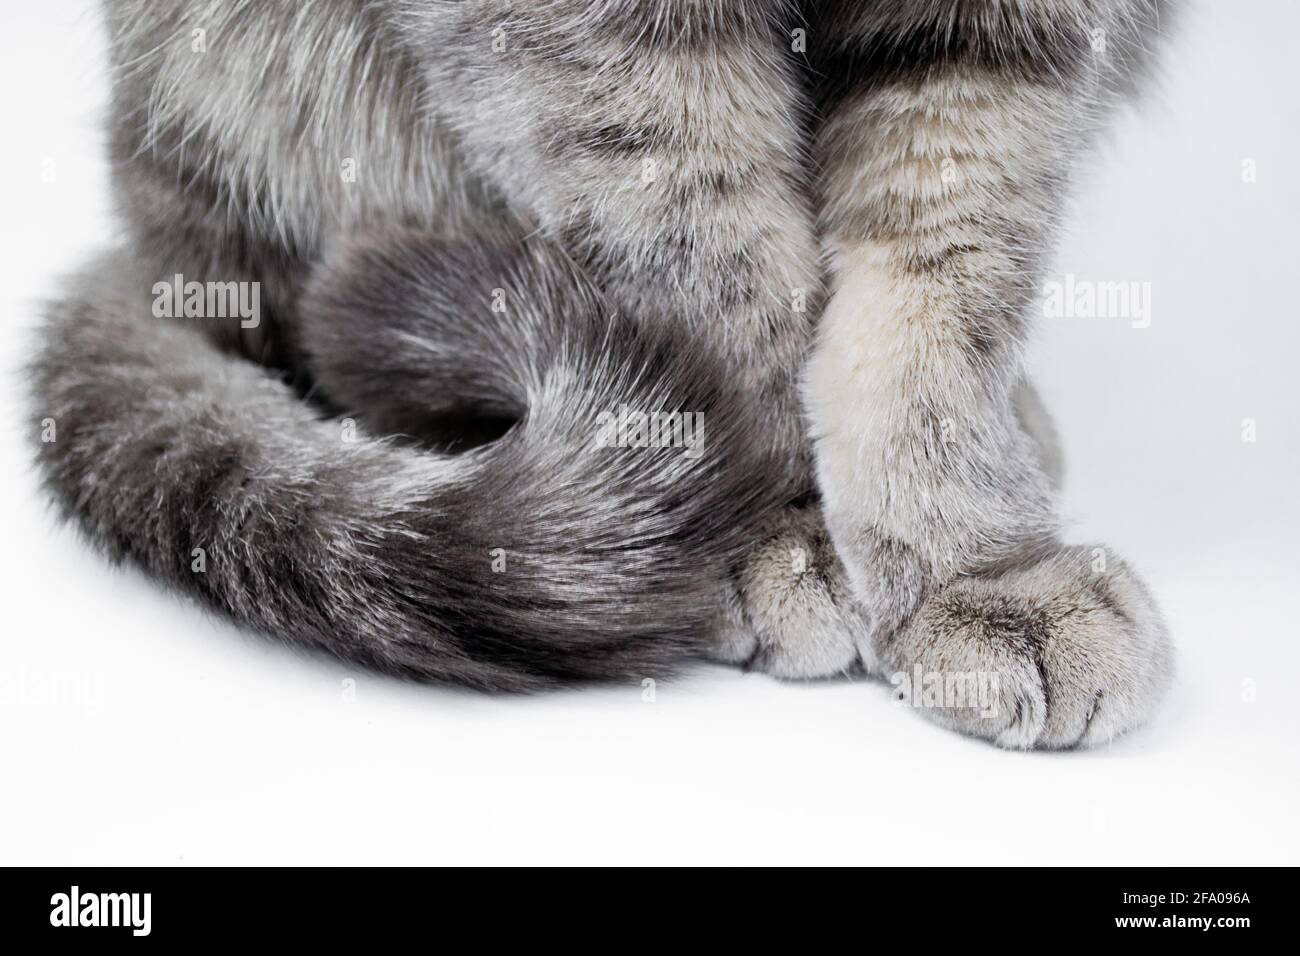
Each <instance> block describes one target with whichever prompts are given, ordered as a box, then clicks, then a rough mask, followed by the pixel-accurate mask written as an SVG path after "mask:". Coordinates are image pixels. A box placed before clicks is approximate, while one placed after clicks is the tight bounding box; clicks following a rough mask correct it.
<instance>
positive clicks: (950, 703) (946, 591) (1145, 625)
mask: <svg viewBox="0 0 1300 956" xmlns="http://www.w3.org/2000/svg"><path fill="white" fill-rule="evenodd" d="M882 656H884V657H887V659H888V660H889V662H890V664H891V666H893V667H895V668H896V672H895V674H894V676H893V678H892V681H893V682H894V684H895V685H896V687H897V688H898V690H897V694H898V696H899V698H900V699H902V700H904V701H905V702H907V703H909V704H910V705H912V706H915V707H916V708H917V709H918V710H920V711H921V713H922V714H924V715H925V716H926V717H928V718H930V719H931V720H934V721H935V722H937V723H939V724H942V725H944V726H947V727H950V728H952V729H955V730H958V731H961V732H963V733H967V734H971V735H974V736H977V737H984V738H987V739H990V740H993V741H994V742H995V743H997V744H998V745H999V746H1003V747H1009V748H1014V749H1030V748H1044V749H1061V748H1070V747H1078V746H1092V745H1095V744H1100V743H1105V742H1107V741H1109V740H1111V739H1112V738H1114V737H1116V736H1118V735H1119V734H1121V733H1124V732H1125V731H1127V730H1131V729H1133V728H1134V727H1137V726H1138V725H1139V724H1141V723H1143V722H1144V721H1145V720H1146V719H1147V718H1148V717H1149V716H1150V714H1151V712H1152V710H1153V709H1154V708H1155V706H1156V704H1157V703H1158V702H1159V700H1160V698H1161V696H1162V695H1163V693H1164V691H1165V690H1166V688H1167V687H1168V685H1169V682H1170V676H1171V673H1172V665H1173V651H1172V648H1171V646H1170V643H1169V639H1168V636H1167V633H1166V631H1165V627H1164V624H1163V622H1162V621H1161V619H1160V616H1159V612H1158V611H1157V610H1156V608H1155V605H1154V604H1153V603H1152V600H1151V597H1150V596H1149V594H1148V593H1147V591H1146V588H1145V587H1144V586H1143V584H1142V582H1141V581H1140V580H1139V579H1138V578H1137V576H1136V575H1135V574H1134V573H1133V572H1132V571H1131V570H1129V568H1128V567H1127V566H1126V565H1125V564H1124V563H1123V562H1122V561H1120V560H1119V559H1118V558H1116V557H1115V556H1114V555H1112V554H1111V553H1110V552H1109V551H1107V550H1105V549H1102V548H1087V547H1071V548H1065V549H1062V550H1060V551H1058V552H1056V553H1054V554H1053V555H1051V556H1050V557H1048V558H1047V559H1045V560H1043V561H1042V562H1040V563H1038V564H1034V565H1032V566H1029V567H1026V568H1022V569H1016V570H1011V571H1006V572H1003V573H1001V574H998V575H995V576H978V577H967V578H959V579H957V580H955V581H953V582H952V583H950V584H948V585H947V586H945V587H943V588H941V589H939V590H938V591H936V592H935V593H934V594H932V595H931V596H930V597H929V598H928V599H926V600H925V601H924V602H923V603H922V604H921V606H920V608H919V609H918V610H917V612H916V614H915V615H914V616H913V618H912V620H911V621H910V622H909V623H908V625H907V626H906V627H904V628H903V629H902V630H901V631H900V632H898V633H897V634H896V635H895V636H894V637H893V638H892V640H890V641H889V643H888V645H887V646H886V647H885V648H883V649H882Z"/></svg>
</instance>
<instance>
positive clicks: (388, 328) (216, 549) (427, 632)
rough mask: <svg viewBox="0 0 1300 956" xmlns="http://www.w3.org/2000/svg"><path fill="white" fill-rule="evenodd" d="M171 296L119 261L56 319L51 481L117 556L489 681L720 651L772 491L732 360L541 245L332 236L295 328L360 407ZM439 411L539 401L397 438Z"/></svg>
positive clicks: (668, 661) (344, 641)
mask: <svg viewBox="0 0 1300 956" xmlns="http://www.w3.org/2000/svg"><path fill="white" fill-rule="evenodd" d="M152 290H153V284H152V278H151V277H150V275H149V274H148V273H147V271H146V270H145V269H143V268H142V267H141V265H140V264H139V262H138V261H136V260H135V258H134V257H133V256H132V254H131V253H129V252H123V251H118V252H114V253H110V254H108V255H106V256H104V257H103V258H101V259H100V260H98V261H96V262H95V263H93V264H92V265H91V266H90V267H88V268H87V269H85V270H84V271H83V272H82V273H81V274H80V276H79V277H77V278H76V279H75V280H74V281H73V282H72V283H71V284H70V286H69V289H68V291H67V292H66V294H65V295H64V297H63V298H62V299H61V300H60V301H58V302H57V303H55V304H54V305H52V306H51V307H49V308H48V309H47V316H46V322H45V324H44V326H43V328H42V332H41V341H40V344H39V348H38V349H37V352H36V355H35V358H34V360H33V363H32V367H31V375H32V380H33V385H34V400H35V409H34V411H35V413H36V417H37V419H38V421H39V422H42V423H43V424H44V425H45V426H48V427H47V428H45V429H44V430H43V434H42V438H43V439H44V440H42V441H41V442H40V444H39V446H38V448H39V451H38V461H39V468H40V471H41V474H42V477H43V480H44V483H45V484H46V486H47V487H48V489H49V491H50V492H51V493H52V495H53V497H54V499H55V500H56V501H57V503H58V505H59V506H60V508H61V511H62V512H63V513H64V514H65V515H67V516H69V517H72V518H74V519H75V520H76V522H77V523H78V524H79V525H80V526H81V528H82V529H84V531H85V533H86V534H87V536H88V537H89V538H90V539H92V540H93V541H94V542H95V543H96V544H98V545H100V546H101V547H102V548H103V549H104V550H106V551H107V552H108V553H109V554H110V555H111V556H113V557H114V558H116V559H119V560H125V561H128V562H130V563H133V564H135V565H138V566H140V567H142V568H144V569H145V570H146V571H147V572H149V573H150V574H151V575H153V576H154V577H156V578H159V579H162V580H163V581H165V582H167V583H168V584H170V585H172V586H174V587H175V588H176V589H178V590H180V591H182V592H185V593H186V594H189V595H193V596H195V597H197V598H199V599H200V600H201V602H202V603H204V604H206V605H207V606H208V607H210V608H213V609H215V610H217V611H219V612H221V613H222V614H224V615H227V616H229V617H230V618H233V619H234V620H236V621H237V622H239V623H241V624H244V625H247V626H250V627H252V628H255V629H258V630H260V631H263V632H267V633H269V634H271V635H273V636H276V637H279V638H281V639H283V640H285V641H289V642H292V643H294V644H300V645H309V646H312V647H316V648H323V649H325V650H327V651H329V652H332V653H333V654H335V655H337V656H339V657H341V658H344V659H346V660H350V661H355V662H358V663H361V664H364V665H368V666H372V667H375V668H378V669H381V670H384V671H387V672H392V673H397V674H401V675H407V676H412V677H416V678H421V679H433V680H445V681H452V682H457V683H463V684H467V685H471V686H474V687H478V688H484V689H488V688H491V689H510V690H528V689H533V688H540V687H546V686H551V685H555V684H559V683H563V682H568V681H573V680H581V679H594V680H641V679H644V678H646V677H655V676H659V675H661V674H664V673H666V672H667V671H668V670H670V669H671V668H672V667H673V665H675V664H679V663H681V662H683V661H685V660H688V659H690V658H692V657H693V656H696V655H697V654H699V653H702V652H703V651H704V650H705V642H706V641H707V632H708V630H709V628H710V625H711V624H712V623H713V621H714V619H715V617H716V615H717V614H718V613H719V609H720V594H721V588H722V584H721V582H722V580H723V578H724V576H725V574H726V572H727V570H728V568H729V567H730V565H731V564H732V563H733V562H734V561H735V560H737V558H738V557H739V555H740V554H741V553H742V552H743V550H744V549H745V548H746V547H747V546H748V545H749V544H750V543H751V542H750V540H749V539H750V531H749V529H751V528H752V527H753V525H754V522H755V521H756V520H757V519H758V518H759V517H761V515H762V514H764V513H765V512H766V511H767V510H768V509H769V508H770V507H773V506H775V505H776V504H777V503H779V499H780V497H781V494H780V491H779V489H776V488H775V487H773V486H772V484H773V483H771V482H765V481H764V476H765V475H770V474H772V473H773V469H772V467H771V463H770V462H767V461H765V460H764V459H762V458H761V457H760V456H759V453H758V452H756V451H754V450H753V449H754V447H755V446H756V445H758V444H759V443H758V442H756V441H753V440H752V439H753V436H752V435H747V434H746V431H747V429H750V428H752V427H753V425H752V424H745V423H746V422H750V421H752V419H751V418H749V417H747V416H744V415H742V414H741V413H742V411H743V409H742V407H741V406H740V404H739V402H738V400H737V398H736V396H735V395H734V394H732V393H730V392H729V391H728V389H727V386H726V382H725V378H726V376H724V375H723V374H722V373H721V371H720V370H719V369H718V368H717V367H715V364H714V361H713V360H712V359H711V358H709V357H708V356H706V355H703V354H701V353H700V351H699V350H697V349H692V348H691V347H690V345H689V343H687V342H685V341H682V339H681V337H680V336H679V335H678V336H675V335H674V334H672V333H671V332H670V331H669V330H666V329H663V328H657V327H656V328H651V327H647V326H646V325H641V324H637V323H636V322H634V321H631V320H628V319H625V318H620V317H617V316H614V315H612V314H610V311H609V309H608V307H607V306H606V305H605V303H604V302H603V300H602V298H601V296H600V295H599V294H598V293H597V292H596V291H595V290H594V289H593V288H592V287H591V286H590V284H589V283H588V282H587V281H586V280H585V279H584V277H583V276H582V275H581V274H580V273H579V272H578V271H577V269H576V268H575V267H574V266H573V265H572V264H571V263H570V262H569V261H568V259H567V258H565V257H564V256H563V255H562V254H560V253H558V252H557V251H555V249H554V248H553V247H551V246H550V245H548V244H547V243H545V242H544V241H542V240H538V239H532V240H520V239H517V238H516V239H509V238H504V237H493V236H487V237H483V236H480V237H475V238H474V239H472V240H470V241H466V240H464V239H457V240H454V241H446V240H439V239H436V238H433V237H429V236H427V235H423V234H418V233H411V232H404V231H390V232H387V233H385V234H383V235H381V236H379V237H375V236H370V237H367V239H366V241H365V242H351V243H348V244H346V245H344V246H343V247H341V248H339V249H336V250H334V252H333V253H331V254H330V255H328V256H327V257H326V259H325V261H324V262H323V264H322V265H321V266H319V267H318V268H317V269H316V271H315V272H314V273H313V276H312V278H311V279H310V280H309V282H308V285H307V288H306V291H305V293H304V295H303V297H302V299H301V301H300V303H299V309H298V311H299V313H300V314H301V316H302V318H301V319H300V324H301V326H302V327H303V329H304V330H305V331H304V332H303V336H304V338H303V342H302V347H303V349H304V351H305V353H306V354H307V356H308V357H309V365H310V367H311V370H312V372H313V375H314V376H315V380H316V383H317V387H318V388H319V389H321V390H322V391H324V392H325V394H326V395H328V397H329V399H330V400H331V402H332V403H333V404H334V405H336V406H338V407H339V408H341V409H343V411H344V414H347V409H348V408H356V409H358V410H360V409H367V408H369V409H373V410H375V411H374V414H373V415H372V416H371V417H369V418H367V417H364V416H362V415H361V413H360V411H358V413H357V417H358V418H359V419H360V422H359V423H354V422H353V421H350V420H349V419H348V418H342V419H339V418H333V419H331V418H327V417H326V416H325V415H324V414H323V413H322V412H321V411H320V410H319V408H316V407H313V405H311V404H309V403H308V402H304V401H302V400H300V399H299V398H298V397H297V396H296V395H295V394H294V392H293V391H292V390H291V389H290V388H289V387H287V386H286V385H285V384H283V382H282V381H281V380H280V379H278V378H277V377H275V375H274V374H272V373H271V372H270V371H269V370H267V369H265V368H263V367H260V366H258V365H255V364H253V363H251V362H248V361H246V360H244V359H241V358H239V357H237V356H235V355H231V354H228V353H226V352H222V351H220V350H218V349H217V348H216V347H215V346H214V345H213V344H212V343H211V340H210V337H209V336H207V335H205V334H203V333H202V331H201V329H200V326H201V324H202V323H204V322H209V321H212V320H209V319H171V318H156V317H154V315H153V312H152V310H151V305H150V303H151V296H152V295H153V292H152ZM421 407H423V408H427V409H428V410H429V411H430V412H432V413H437V412H440V411H457V410H465V409H468V410H469V411H470V412H472V413H473V414H475V415H493V414H499V415H502V416H505V417H509V418H515V417H517V419H518V420H517V421H516V422H515V424H514V425H513V426H512V427H510V428H509V430H508V431H507V432H506V433H505V434H504V435H503V436H501V437H500V438H499V439H498V440H496V441H494V442H491V443H489V444H486V445H482V446H481V447H477V448H474V449H472V450H469V451H466V452H464V453H463V454H459V455H448V454H438V453H434V452H431V451H429V450H427V449H422V448H419V447H416V446H415V445H413V444H410V443H402V442H401V441H400V440H397V439H395V438H393V437H376V436H389V435H390V433H391V432H392V431H394V430H400V426H401V424H403V416H404V415H406V416H409V414H410V411H409V410H410V409H411V408H421ZM403 409H405V410H406V411H403ZM645 413H657V417H655V418H654V419H653V421H654V422H656V423H657V425H648V423H649V422H650V421H652V420H651V419H641V418H639V417H638V416H639V415H641V414H645ZM672 413H677V414H678V416H679V417H676V418H674V416H673V414H672ZM638 422H640V423H642V426H643V427H638ZM674 422H677V423H678V424H677V425H674V424H673V423H674ZM647 425H648V427H644V426H647Z"/></svg>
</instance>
